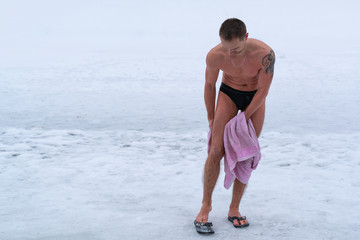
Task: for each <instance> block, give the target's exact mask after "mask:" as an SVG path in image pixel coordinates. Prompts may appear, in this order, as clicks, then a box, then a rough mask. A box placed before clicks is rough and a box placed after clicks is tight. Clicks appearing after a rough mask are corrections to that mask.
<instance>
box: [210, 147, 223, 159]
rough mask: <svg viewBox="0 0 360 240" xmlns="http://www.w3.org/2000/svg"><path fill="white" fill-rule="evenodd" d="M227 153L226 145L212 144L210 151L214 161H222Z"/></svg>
mask: <svg viewBox="0 0 360 240" xmlns="http://www.w3.org/2000/svg"><path fill="white" fill-rule="evenodd" d="M224 154H225V150H224V146H221V145H215V144H214V145H211V147H210V152H209V159H210V160H211V161H214V162H220V160H221V159H222V157H223V156H224Z"/></svg>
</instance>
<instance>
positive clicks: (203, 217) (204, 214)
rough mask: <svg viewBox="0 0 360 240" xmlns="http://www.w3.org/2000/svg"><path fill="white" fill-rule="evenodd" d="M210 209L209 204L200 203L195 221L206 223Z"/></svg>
mask: <svg viewBox="0 0 360 240" xmlns="http://www.w3.org/2000/svg"><path fill="white" fill-rule="evenodd" d="M210 211H211V206H205V205H202V207H201V209H200V212H199V214H198V215H197V217H196V221H197V222H203V223H206V222H207V221H208V219H209V213H210Z"/></svg>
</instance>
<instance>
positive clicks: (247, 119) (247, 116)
mask: <svg viewBox="0 0 360 240" xmlns="http://www.w3.org/2000/svg"><path fill="white" fill-rule="evenodd" d="M244 115H245V119H246V122H247V121H249V119H250V116H249V115H248V114H247V111H245V112H244Z"/></svg>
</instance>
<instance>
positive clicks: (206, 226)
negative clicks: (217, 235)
mask: <svg viewBox="0 0 360 240" xmlns="http://www.w3.org/2000/svg"><path fill="white" fill-rule="evenodd" d="M210 211H211V206H205V205H203V206H202V207H201V209H200V212H199V214H198V215H197V217H196V219H195V221H194V225H195V229H196V231H197V232H198V233H201V234H212V233H214V230H213V229H212V223H211V222H208V218H209V212H210Z"/></svg>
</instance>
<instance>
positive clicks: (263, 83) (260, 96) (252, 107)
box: [245, 49, 275, 120]
mask: <svg viewBox="0 0 360 240" xmlns="http://www.w3.org/2000/svg"><path fill="white" fill-rule="evenodd" d="M274 65H275V53H274V51H273V50H272V49H270V53H268V54H266V55H265V56H264V57H263V58H262V67H261V70H260V73H259V79H258V89H257V92H256V93H255V95H254V98H253V99H252V101H251V103H250V104H249V106H248V107H247V108H246V109H245V117H246V120H249V118H251V116H252V115H253V114H254V113H255V112H256V110H258V108H259V107H260V106H261V104H263V103H264V101H265V98H266V96H267V94H268V92H269V89H270V85H271V82H272V78H273V75H274Z"/></svg>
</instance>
